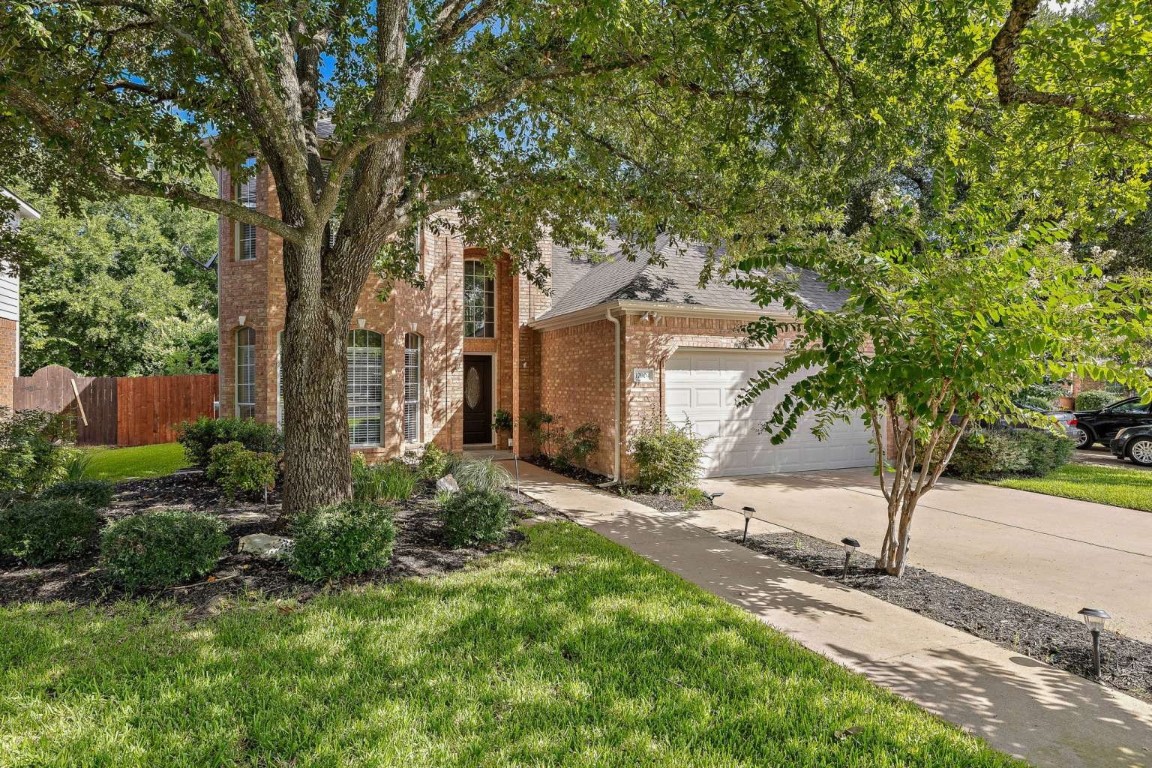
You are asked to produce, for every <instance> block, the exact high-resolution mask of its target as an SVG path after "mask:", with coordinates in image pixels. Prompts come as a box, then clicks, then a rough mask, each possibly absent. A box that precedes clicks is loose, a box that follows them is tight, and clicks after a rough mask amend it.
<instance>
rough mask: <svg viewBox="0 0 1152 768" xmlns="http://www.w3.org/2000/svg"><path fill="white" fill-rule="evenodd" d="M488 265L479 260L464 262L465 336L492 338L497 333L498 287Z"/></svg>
mask: <svg viewBox="0 0 1152 768" xmlns="http://www.w3.org/2000/svg"><path fill="white" fill-rule="evenodd" d="M495 282H496V281H495V280H493V279H492V275H491V273H490V272H489V270H488V265H487V264H486V263H484V262H483V261H479V260H477V259H469V260H468V261H465V262H464V336H465V337H466V338H470V339H471V338H491V337H492V336H495V335H496V333H495V331H496V301H495V294H496V286H495Z"/></svg>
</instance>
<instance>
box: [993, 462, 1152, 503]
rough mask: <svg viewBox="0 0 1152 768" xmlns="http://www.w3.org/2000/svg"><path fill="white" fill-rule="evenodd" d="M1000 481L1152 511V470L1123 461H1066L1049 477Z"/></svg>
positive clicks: (1003, 484)
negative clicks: (1110, 463) (1112, 463)
mask: <svg viewBox="0 0 1152 768" xmlns="http://www.w3.org/2000/svg"><path fill="white" fill-rule="evenodd" d="M1117 464H1118V465H1119V462H1117ZM996 485H1002V486H1004V487H1006V488H1018V489H1020V490H1022V491H1035V492H1036V493H1046V494H1048V495H1049V496H1063V497H1065V498H1069V499H1081V500H1083V501H1096V502H1099V503H1101V504H1111V505H1113V506H1116V507H1128V508H1129V509H1140V510H1144V511H1145V512H1152V471H1148V470H1145V469H1135V468H1132V467H1125V466H1122V465H1120V466H1115V467H1106V466H1100V465H1098V464H1078V463H1072V464H1065V465H1064V466H1063V467H1061V468H1060V469H1058V470H1056V471H1055V472H1053V473H1052V474H1050V475H1048V476H1047V477H1028V478H1015V479H1011V480H1001V481H999V482H997V483H996Z"/></svg>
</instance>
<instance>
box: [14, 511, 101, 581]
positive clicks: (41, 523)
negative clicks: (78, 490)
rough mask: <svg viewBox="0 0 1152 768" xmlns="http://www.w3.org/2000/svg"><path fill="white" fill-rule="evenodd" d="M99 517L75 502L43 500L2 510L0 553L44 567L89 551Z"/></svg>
mask: <svg viewBox="0 0 1152 768" xmlns="http://www.w3.org/2000/svg"><path fill="white" fill-rule="evenodd" d="M99 527H100V516H99V515H98V514H97V513H96V510H95V509H93V508H92V507H90V506H88V505H87V504H84V503H83V502H81V501H78V500H76V499H41V500H36V501H25V502H21V503H18V504H14V505H12V506H11V507H9V508H8V509H5V510H0V552H5V553H7V554H9V555H13V556H15V557H18V558H20V559H21V560H24V561H25V562H26V563H28V564H29V565H42V564H44V563H49V562H52V561H54V560H66V559H68V558H70V557H76V556H77V555H79V554H81V553H83V552H84V550H85V549H87V548H88V545H89V543H90V542H91V541H92V538H93V536H95V535H96V530H97V529H98V528H99Z"/></svg>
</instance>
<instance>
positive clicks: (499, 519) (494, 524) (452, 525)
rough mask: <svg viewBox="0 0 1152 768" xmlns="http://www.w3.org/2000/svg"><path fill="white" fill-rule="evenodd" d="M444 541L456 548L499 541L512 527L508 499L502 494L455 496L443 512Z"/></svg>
mask: <svg viewBox="0 0 1152 768" xmlns="http://www.w3.org/2000/svg"><path fill="white" fill-rule="evenodd" d="M441 516H442V518H443V520H444V538H445V539H446V540H447V542H448V544H449V545H450V546H453V547H462V546H465V545H467V544H485V543H489V542H495V541H500V540H501V539H503V538H504V536H505V534H507V532H508V528H509V527H510V526H511V525H512V508H511V505H510V504H509V502H508V497H507V496H505V495H504V494H502V493H500V492H499V491H461V492H460V493H454V494H452V496H451V497H450V498H449V499H448V500H447V502H446V503H445V504H444V506H443V508H442V509H441Z"/></svg>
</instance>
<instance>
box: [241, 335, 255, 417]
mask: <svg viewBox="0 0 1152 768" xmlns="http://www.w3.org/2000/svg"><path fill="white" fill-rule="evenodd" d="M255 417H256V331H254V330H252V329H251V328H237V329H236V418H238V419H253V418H255Z"/></svg>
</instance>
